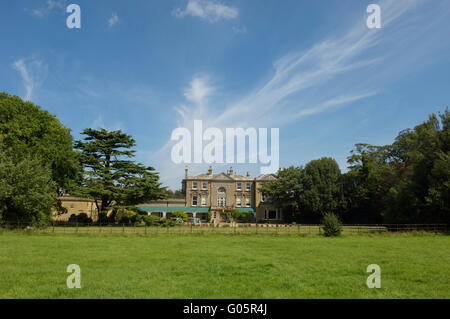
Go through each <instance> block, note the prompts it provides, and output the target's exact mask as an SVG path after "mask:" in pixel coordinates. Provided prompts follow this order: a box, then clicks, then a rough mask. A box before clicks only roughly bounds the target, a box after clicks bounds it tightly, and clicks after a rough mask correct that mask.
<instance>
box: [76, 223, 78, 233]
mask: <svg viewBox="0 0 450 319" xmlns="http://www.w3.org/2000/svg"><path fill="white" fill-rule="evenodd" d="M76 232H77V233H78V220H77V228H76Z"/></svg>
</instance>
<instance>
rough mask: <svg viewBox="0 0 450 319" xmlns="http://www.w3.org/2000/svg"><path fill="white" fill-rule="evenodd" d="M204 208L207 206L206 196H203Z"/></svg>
mask: <svg viewBox="0 0 450 319" xmlns="http://www.w3.org/2000/svg"><path fill="white" fill-rule="evenodd" d="M202 206H206V196H205V195H202Z"/></svg>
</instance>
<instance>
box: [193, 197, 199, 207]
mask: <svg viewBox="0 0 450 319" xmlns="http://www.w3.org/2000/svg"><path fill="white" fill-rule="evenodd" d="M197 204H198V197H197V195H194V196H192V206H197Z"/></svg>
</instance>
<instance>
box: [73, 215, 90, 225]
mask: <svg viewBox="0 0 450 319" xmlns="http://www.w3.org/2000/svg"><path fill="white" fill-rule="evenodd" d="M77 222H78V223H80V224H90V223H92V218H90V217H89V216H88V215H87V214H86V213H80V214H78V215H77Z"/></svg>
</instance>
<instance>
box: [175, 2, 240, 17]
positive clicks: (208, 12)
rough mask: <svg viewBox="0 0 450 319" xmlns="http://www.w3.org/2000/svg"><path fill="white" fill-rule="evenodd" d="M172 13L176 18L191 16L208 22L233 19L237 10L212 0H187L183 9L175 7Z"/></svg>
mask: <svg viewBox="0 0 450 319" xmlns="http://www.w3.org/2000/svg"><path fill="white" fill-rule="evenodd" d="M172 14H173V15H174V16H175V17H177V18H183V17H185V16H192V17H197V18H201V19H203V20H206V21H208V22H217V21H219V20H229V19H235V18H236V17H237V16H238V14H239V10H238V9H237V8H235V7H230V6H227V5H225V4H222V3H220V2H218V1H214V0H188V3H187V5H186V8H185V9H181V8H176V9H175V10H173V12H172Z"/></svg>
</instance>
